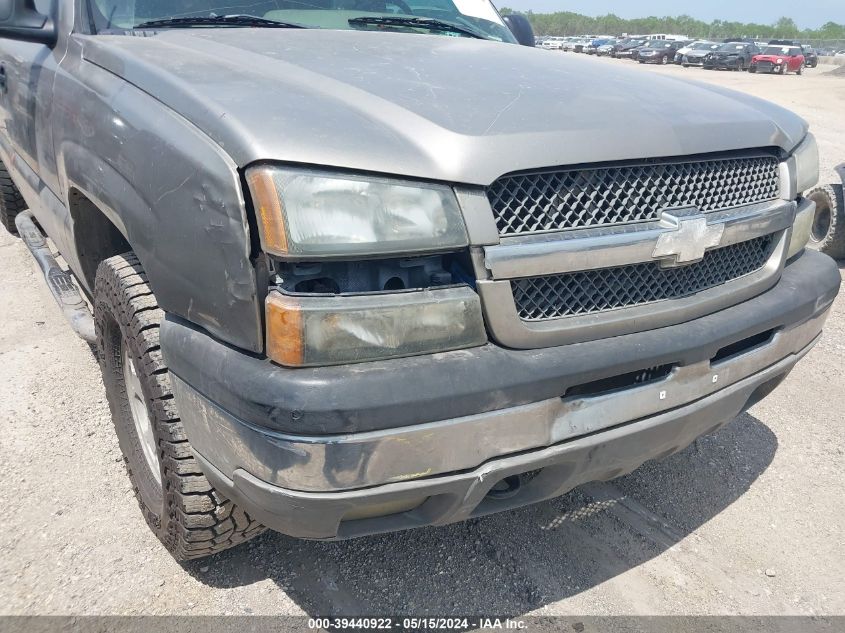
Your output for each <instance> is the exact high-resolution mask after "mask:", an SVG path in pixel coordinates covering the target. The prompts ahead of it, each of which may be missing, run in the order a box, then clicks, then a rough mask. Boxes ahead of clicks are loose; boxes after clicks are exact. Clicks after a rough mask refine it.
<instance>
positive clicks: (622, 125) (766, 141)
mask: <svg viewBox="0 0 845 633" xmlns="http://www.w3.org/2000/svg"><path fill="white" fill-rule="evenodd" d="M76 37H77V38H78V40H79V41H80V43H81V44H82V47H83V57H84V59H85V60H86V61H88V62H90V63H92V64H96V65H98V66H100V67H102V68H104V69H106V70H108V71H109V72H111V73H113V74H115V75H117V76H119V77H122V78H123V79H124V80H125V81H127V82H129V83H131V84H133V85H134V86H136V87H137V88H139V89H140V90H143V91H144V92H146V93H148V94H150V95H151V96H153V97H154V98H155V99H157V100H158V101H160V102H161V103H162V104H164V105H165V106H167V107H169V108H171V109H173V110H174V111H176V112H178V113H179V114H180V115H181V116H183V117H184V118H186V119H187V120H189V121H191V122H192V123H193V124H194V125H195V126H197V127H198V128H199V129H200V130H202V131H203V132H204V133H205V134H207V135H208V136H209V137H211V138H212V139H214V140H215V141H216V142H217V143H218V144H219V145H220V146H221V147H222V148H223V149H224V150H225V151H226V152H228V154H229V155H230V156H231V157H232V159H233V160H234V161H235V162H236V163H237V164H238V165H239V166H241V167H243V166H246V165H248V164H250V163H252V162H255V161H258V160H278V161H288V162H294V163H304V164H311V165H325V166H330V167H338V168H348V169H355V170H362V171H370V172H380V173H391V174H400V175H405V176H411V177H420V178H429V179H433V180H442V181H449V182H462V183H467V184H478V185H486V184H489V183H491V182H492V181H494V180H495V179H496V178H498V177H499V176H501V175H502V174H505V173H508V172H512V171H517V170H524V169H531V168H538V167H547V166H559V165H569V164H576V163H587V162H597V161H610V160H625V159H635V158H645V157H663V156H679V155H686V154H697V153H704V152H713V151H723V150H733V149H741V148H751V147H754V148H757V147H772V146H777V147H780V148H782V149H784V150H791V149H792V148H794V147H795V146H796V145H797V144H798V143H799V142H800V141H801V139H802V138H803V136H804V135H805V134H806V130H807V126H806V123H805V122H804V121H803V120H802V119H800V118H799V117H797V116H796V115H794V114H792V113H790V112H789V111H787V110H784V109H782V108H780V107H778V106H775V105H774V104H771V103H769V102H766V101H762V100H760V99H756V98H753V97H750V96H747V95H743V94H739V93H734V92H731V91H728V90H725V89H721V88H716V87H713V86H707V85H705V84H698V83H692V82H687V81H684V80H679V79H673V78H669V77H663V76H658V75H652V74H649V73H646V72H642V71H641V70H639V69H627V68H622V67H619V66H611V65H608V64H605V63H602V62H600V61H597V60H592V59H585V58H583V57H578V59H573V58H567V56H559V55H549V54H548V53H547V52H545V51H541V50H538V49H534V48H529V47H524V46H517V45H513V44H501V43H496V42H489V41H485V40H476V39H469V38H458V37H444V36H439V35H418V34H407V33H376V32H363V31H335V30H320V29H301V30H300V29H296V30H294V29H290V30H280V29H251V28H243V29H241V28H232V29H172V30H168V31H162V32H160V33H158V34H155V35H152V36H149V37H133V36H129V35H97V36H76Z"/></svg>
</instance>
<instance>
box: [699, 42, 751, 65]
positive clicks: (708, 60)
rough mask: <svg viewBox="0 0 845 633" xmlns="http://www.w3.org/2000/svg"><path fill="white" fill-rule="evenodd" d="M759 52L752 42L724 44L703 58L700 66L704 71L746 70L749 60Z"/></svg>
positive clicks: (749, 63)
mask: <svg viewBox="0 0 845 633" xmlns="http://www.w3.org/2000/svg"><path fill="white" fill-rule="evenodd" d="M759 52H760V49H759V48H757V45H756V44H754V43H753V42H736V41H734V42H725V43H724V44H722V45H721V46H720V47H719V48H717V49H716V50H714V51H712V52H710V53H708V54H707V56H705V58H704V61H703V63H702V66H703V67H704V69H705V70H713V69H716V68H724V69H725V70H748V67H749V66H751V58H752V57H754V56H755V55H757V54H758V53H759Z"/></svg>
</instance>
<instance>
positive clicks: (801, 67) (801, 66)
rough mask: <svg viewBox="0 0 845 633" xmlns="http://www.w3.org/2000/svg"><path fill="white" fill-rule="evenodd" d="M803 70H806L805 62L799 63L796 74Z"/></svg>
mask: <svg viewBox="0 0 845 633" xmlns="http://www.w3.org/2000/svg"><path fill="white" fill-rule="evenodd" d="M803 72H804V64H799V65H798V70H796V71H795V74H796V75H800V74H801V73H803Z"/></svg>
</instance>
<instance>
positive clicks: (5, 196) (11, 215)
mask: <svg viewBox="0 0 845 633" xmlns="http://www.w3.org/2000/svg"><path fill="white" fill-rule="evenodd" d="M24 209H26V202H24V199H23V197H22V196H21V192H20V191H18V188H17V187H16V186H15V183H13V182H12V177H11V176H10V175H9V172H8V171H6V166H5V165H4V164H3V163H2V162H0V224H2V225H3V226H4V227H5V228H6V230H7V231H8V232H9V233H11V234H12V235H17V234H18V228H17V227H16V226H15V216H16V215H17V214H18V213H20V212H21V211H23V210H24Z"/></svg>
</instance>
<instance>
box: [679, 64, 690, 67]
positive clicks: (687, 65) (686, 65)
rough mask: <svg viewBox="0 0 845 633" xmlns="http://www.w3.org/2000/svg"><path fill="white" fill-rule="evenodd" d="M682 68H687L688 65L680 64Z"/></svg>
mask: <svg viewBox="0 0 845 633" xmlns="http://www.w3.org/2000/svg"><path fill="white" fill-rule="evenodd" d="M681 66H683V67H684V68H689V64H681Z"/></svg>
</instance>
